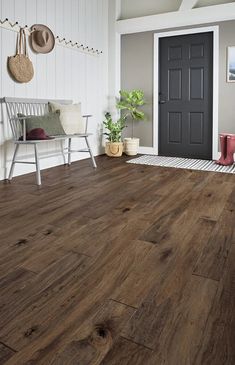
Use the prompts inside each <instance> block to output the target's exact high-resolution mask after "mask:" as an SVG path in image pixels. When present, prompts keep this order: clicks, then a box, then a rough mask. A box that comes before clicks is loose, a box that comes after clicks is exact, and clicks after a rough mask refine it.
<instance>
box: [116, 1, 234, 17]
mask: <svg viewBox="0 0 235 365" xmlns="http://www.w3.org/2000/svg"><path fill="white" fill-rule="evenodd" d="M181 2H182V0H121V19H130V18H136V17H140V16H147V15H154V14H162V13H168V12H171V11H177V10H178V9H179V7H180V5H181ZM231 2H235V0H198V2H197V4H196V6H195V7H196V8H198V7H203V6H211V5H218V4H225V3H231Z"/></svg>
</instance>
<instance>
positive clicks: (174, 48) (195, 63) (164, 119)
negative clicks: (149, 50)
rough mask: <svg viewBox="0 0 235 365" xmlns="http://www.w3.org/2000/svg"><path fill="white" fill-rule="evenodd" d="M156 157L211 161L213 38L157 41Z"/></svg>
mask: <svg viewBox="0 0 235 365" xmlns="http://www.w3.org/2000/svg"><path fill="white" fill-rule="evenodd" d="M159 50H160V55H159V57H160V69H159V80H160V84H159V90H160V92H159V154H160V155H161V156H178V157H189V158H202V159H211V158H212V102H213V98H212V95H213V35H212V33H211V32H208V33H200V34H193V35H185V36H174V37H169V38H161V39H160V48H159Z"/></svg>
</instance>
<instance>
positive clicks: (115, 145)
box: [103, 113, 126, 157]
mask: <svg viewBox="0 0 235 365" xmlns="http://www.w3.org/2000/svg"><path fill="white" fill-rule="evenodd" d="M125 122H126V117H125V116H124V117H121V118H119V119H118V120H117V121H116V122H115V121H113V119H112V117H111V114H110V113H106V114H105V121H104V122H103V124H104V126H105V128H106V130H107V131H106V132H105V133H104V135H105V136H106V137H107V140H108V142H106V144H105V153H106V155H108V156H110V157H120V156H122V153H123V142H122V131H123V129H124V128H125V127H126V123H125Z"/></svg>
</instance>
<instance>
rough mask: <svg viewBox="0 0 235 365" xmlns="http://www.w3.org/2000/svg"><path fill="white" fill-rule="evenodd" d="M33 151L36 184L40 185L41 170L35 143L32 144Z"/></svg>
mask: <svg viewBox="0 0 235 365" xmlns="http://www.w3.org/2000/svg"><path fill="white" fill-rule="evenodd" d="M34 153H35V163H36V180H37V185H41V171H40V165H39V158H38V146H37V144H36V143H35V145H34Z"/></svg>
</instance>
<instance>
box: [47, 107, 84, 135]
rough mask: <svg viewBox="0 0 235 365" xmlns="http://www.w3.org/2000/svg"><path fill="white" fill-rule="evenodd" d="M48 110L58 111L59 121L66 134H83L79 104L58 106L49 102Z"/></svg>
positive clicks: (82, 119)
mask: <svg viewBox="0 0 235 365" xmlns="http://www.w3.org/2000/svg"><path fill="white" fill-rule="evenodd" d="M49 110H50V111H51V112H55V111H56V110H59V111H60V121H61V124H62V126H63V128H64V131H65V133H66V134H76V133H85V120H84V118H83V117H82V113H81V103H78V104H67V105H63V104H58V103H55V102H51V101H50V102H49Z"/></svg>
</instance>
